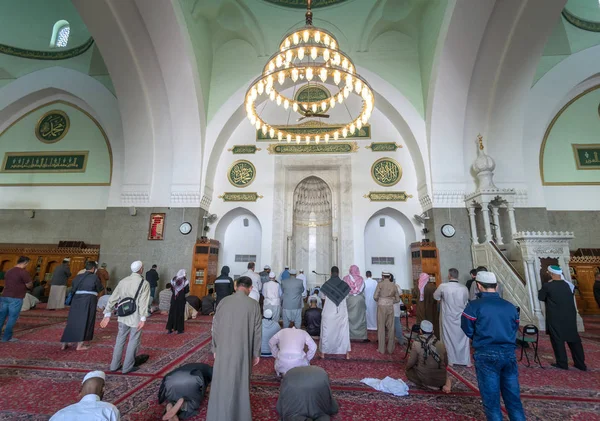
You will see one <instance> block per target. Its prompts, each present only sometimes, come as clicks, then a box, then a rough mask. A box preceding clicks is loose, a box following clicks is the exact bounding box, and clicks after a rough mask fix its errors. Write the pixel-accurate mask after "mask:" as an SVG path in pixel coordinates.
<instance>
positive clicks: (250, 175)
mask: <svg viewBox="0 0 600 421" xmlns="http://www.w3.org/2000/svg"><path fill="white" fill-rule="evenodd" d="M254 177H256V168H254V165H252V162H250V161H246V160H244V159H240V160H239V161H235V162H234V163H233V164H232V165H231V167H229V170H227V178H228V179H229V182H230V183H231V184H232V185H233V186H235V187H240V188H242V187H247V186H249V185H250V184H252V182H253V181H254Z"/></svg>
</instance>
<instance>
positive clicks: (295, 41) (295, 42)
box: [292, 32, 300, 45]
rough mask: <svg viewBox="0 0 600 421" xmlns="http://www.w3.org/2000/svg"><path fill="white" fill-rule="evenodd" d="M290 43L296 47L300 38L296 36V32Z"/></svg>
mask: <svg viewBox="0 0 600 421" xmlns="http://www.w3.org/2000/svg"><path fill="white" fill-rule="evenodd" d="M292 41H293V42H294V45H298V43H299V42H300V37H299V36H298V32H296V33H295V34H294V36H293V37H292Z"/></svg>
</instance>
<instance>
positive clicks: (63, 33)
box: [50, 20, 71, 48]
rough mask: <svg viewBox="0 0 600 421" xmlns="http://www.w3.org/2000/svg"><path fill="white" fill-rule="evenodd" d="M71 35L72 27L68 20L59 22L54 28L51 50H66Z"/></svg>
mask: <svg viewBox="0 0 600 421" xmlns="http://www.w3.org/2000/svg"><path fill="white" fill-rule="evenodd" d="M70 34H71V25H69V22H67V21H66V20H59V21H58V22H56V23H55V24H54V27H53V28H52V37H51V38H50V48H64V47H66V46H67V44H68V43H69V35H70Z"/></svg>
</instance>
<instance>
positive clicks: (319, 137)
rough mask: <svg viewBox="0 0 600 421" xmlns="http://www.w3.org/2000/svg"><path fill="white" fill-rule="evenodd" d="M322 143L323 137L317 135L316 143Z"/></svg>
mask: <svg viewBox="0 0 600 421" xmlns="http://www.w3.org/2000/svg"><path fill="white" fill-rule="evenodd" d="M320 141H321V136H319V135H316V136H315V143H316V144H317V145H318V144H319V142H320Z"/></svg>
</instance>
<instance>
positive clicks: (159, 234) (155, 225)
mask: <svg viewBox="0 0 600 421" xmlns="http://www.w3.org/2000/svg"><path fill="white" fill-rule="evenodd" d="M165 216H166V214H165V213H151V214H150V228H149V229H148V240H164V238H165Z"/></svg>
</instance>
